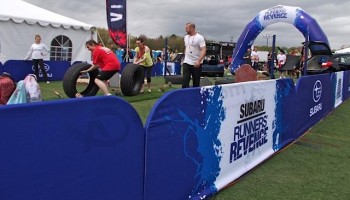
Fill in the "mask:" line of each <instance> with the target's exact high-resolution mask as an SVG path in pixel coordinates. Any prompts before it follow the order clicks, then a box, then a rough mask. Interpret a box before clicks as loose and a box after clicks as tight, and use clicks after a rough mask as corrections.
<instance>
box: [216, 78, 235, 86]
mask: <svg viewBox="0 0 350 200" xmlns="http://www.w3.org/2000/svg"><path fill="white" fill-rule="evenodd" d="M234 82H235V81H234V79H221V80H216V81H215V85H222V84H231V83H234Z"/></svg>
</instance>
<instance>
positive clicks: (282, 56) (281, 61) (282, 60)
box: [277, 54, 287, 65]
mask: <svg viewBox="0 0 350 200" xmlns="http://www.w3.org/2000/svg"><path fill="white" fill-rule="evenodd" d="M286 59H287V57H286V55H285V54H278V55H277V60H278V64H280V65H284V63H286Z"/></svg>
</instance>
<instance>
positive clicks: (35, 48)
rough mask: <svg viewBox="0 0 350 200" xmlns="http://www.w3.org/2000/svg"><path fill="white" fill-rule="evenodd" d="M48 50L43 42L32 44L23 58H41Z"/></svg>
mask: <svg viewBox="0 0 350 200" xmlns="http://www.w3.org/2000/svg"><path fill="white" fill-rule="evenodd" d="M48 52H49V50H48V48H47V47H46V45H45V44H43V43H40V44H36V43H34V44H32V46H30V49H29V52H28V54H27V56H26V57H25V58H24V59H25V60H27V59H29V58H30V57H32V59H43V58H44V56H45V55H46V54H47V53H48Z"/></svg>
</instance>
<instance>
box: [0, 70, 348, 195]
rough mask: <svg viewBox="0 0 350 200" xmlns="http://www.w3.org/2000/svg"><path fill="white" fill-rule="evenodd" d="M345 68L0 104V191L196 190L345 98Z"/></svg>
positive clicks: (276, 145)
mask: <svg viewBox="0 0 350 200" xmlns="http://www.w3.org/2000/svg"><path fill="white" fill-rule="evenodd" d="M349 76H350V74H349V72H348V71H346V72H337V73H334V74H332V75H328V74H325V75H313V76H307V77H302V78H300V79H299V80H298V82H297V83H296V85H295V84H294V83H293V81H292V80H291V79H278V80H267V81H254V82H246V83H235V84H225V85H221V86H220V85H217V86H205V87H201V88H187V89H181V90H174V91H170V92H168V93H166V94H164V95H163V96H162V97H161V98H160V99H159V100H158V101H157V102H156V104H155V105H154V107H153V108H152V110H151V111H150V114H149V116H148V118H147V121H146V123H145V125H144V126H143V125H142V123H141V120H140V118H139V116H138V115H137V113H136V111H135V110H134V108H133V107H132V106H131V105H130V104H129V103H127V102H125V101H124V100H122V99H121V98H119V97H86V98H81V99H65V100H58V101H50V102H37V103H31V104H23V105H9V106H2V107H0V118H1V119H2V120H1V121H0V127H1V129H2V131H1V132H0V135H1V137H2V140H0V148H1V151H0V152H1V153H0V163H2V164H1V165H0V199H9V200H12V199H53V200H54V199H107V200H108V199H130V200H158V199H168V200H179V199H205V198H206V197H208V196H212V195H214V194H215V193H216V192H218V191H219V190H221V189H223V188H224V187H225V186H226V185H228V184H229V183H231V182H233V181H234V180H236V179H237V178H239V177H240V176H242V175H243V174H245V173H246V172H248V171H249V170H251V169H252V168H253V167H255V166H257V165H258V164H260V163H262V162H263V161H264V160H266V159H268V158H269V157H270V156H272V155H274V154H275V153H276V152H279V151H280V150H281V149H282V148H283V147H285V146H286V145H288V144H290V143H291V142H293V141H295V140H297V139H298V138H299V137H300V136H301V135H302V134H304V133H305V131H307V130H308V129H310V128H311V127H312V126H313V125H314V124H315V123H317V122H318V121H320V120H321V119H322V118H323V117H325V116H326V115H327V114H328V113H329V112H331V111H332V110H333V109H335V108H336V107H337V106H339V104H341V103H342V102H343V101H345V100H346V99H347V98H349V94H350V83H349Z"/></svg>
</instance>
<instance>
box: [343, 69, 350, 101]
mask: <svg viewBox="0 0 350 200" xmlns="http://www.w3.org/2000/svg"><path fill="white" fill-rule="evenodd" d="M349 97H350V71H344V84H343V101H345V100H347V99H348V98H349Z"/></svg>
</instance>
